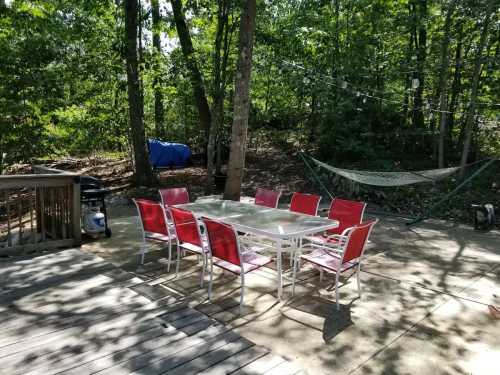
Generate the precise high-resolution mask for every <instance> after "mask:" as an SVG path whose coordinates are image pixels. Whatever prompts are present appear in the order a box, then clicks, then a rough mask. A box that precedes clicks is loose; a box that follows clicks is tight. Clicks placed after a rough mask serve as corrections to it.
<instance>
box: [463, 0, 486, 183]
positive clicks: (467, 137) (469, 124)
mask: <svg viewBox="0 0 500 375" xmlns="http://www.w3.org/2000/svg"><path fill="white" fill-rule="evenodd" d="M487 2H488V6H487V7H486V12H485V14H484V19H483V25H482V28H481V36H480V37H479V44H478V46H477V50H476V56H475V58H474V72H473V73H472V87H471V93H470V97H469V105H468V108H467V114H466V117H465V129H464V131H465V134H464V144H463V148H462V157H461V159H460V173H459V177H460V178H463V177H464V176H465V166H466V165H467V159H468V157H469V151H470V145H471V141H472V133H473V128H474V120H475V117H476V109H477V96H478V93H479V83H480V79H481V70H482V66H483V51H484V47H485V46H486V41H487V39H488V30H489V27H490V21H491V14H492V11H493V3H494V1H493V0H487Z"/></svg>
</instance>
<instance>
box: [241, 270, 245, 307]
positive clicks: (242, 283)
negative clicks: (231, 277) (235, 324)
mask: <svg viewBox="0 0 500 375" xmlns="http://www.w3.org/2000/svg"><path fill="white" fill-rule="evenodd" d="M244 298H245V274H244V273H243V269H242V270H241V288H240V315H241V313H242V312H243V300H244Z"/></svg>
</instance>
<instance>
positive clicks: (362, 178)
mask: <svg viewBox="0 0 500 375" xmlns="http://www.w3.org/2000/svg"><path fill="white" fill-rule="evenodd" d="M309 158H310V159H311V160H312V161H313V162H314V163H315V164H317V165H318V166H320V167H323V168H325V169H327V170H329V171H330V172H333V173H336V174H338V175H339V176H342V177H345V178H348V179H349V180H353V181H356V182H359V183H360V184H366V185H375V186H403V185H411V184H418V183H421V182H434V181H436V180H439V179H442V178H445V177H448V176H450V175H452V174H453V173H455V172H457V171H458V170H459V169H460V168H459V167H454V168H441V169H428V170H425V171H415V172H370V171H356V170H352V169H342V168H336V167H332V166H331V165H328V164H326V163H323V162H321V161H319V160H317V159H314V158H313V157H309Z"/></svg>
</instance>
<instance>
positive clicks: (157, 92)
mask: <svg viewBox="0 0 500 375" xmlns="http://www.w3.org/2000/svg"><path fill="white" fill-rule="evenodd" d="M151 7H152V12H151V13H152V21H153V48H154V49H155V53H154V80H153V86H154V98H155V99H154V102H155V135H156V137H157V138H162V137H163V136H164V135H165V124H164V121H165V111H164V109H163V93H162V91H161V87H160V86H161V82H160V59H161V57H162V51H161V40H160V24H161V17H160V1H159V0H151Z"/></svg>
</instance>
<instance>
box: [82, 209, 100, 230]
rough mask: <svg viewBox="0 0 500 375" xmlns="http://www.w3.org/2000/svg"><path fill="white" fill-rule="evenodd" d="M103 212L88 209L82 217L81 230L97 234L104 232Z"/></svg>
mask: <svg viewBox="0 0 500 375" xmlns="http://www.w3.org/2000/svg"><path fill="white" fill-rule="evenodd" d="M104 229H105V227H104V214H103V213H102V212H99V211H97V210H89V211H87V212H86V213H85V216H84V218H83V230H85V233H88V234H99V233H103V232H104Z"/></svg>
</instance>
